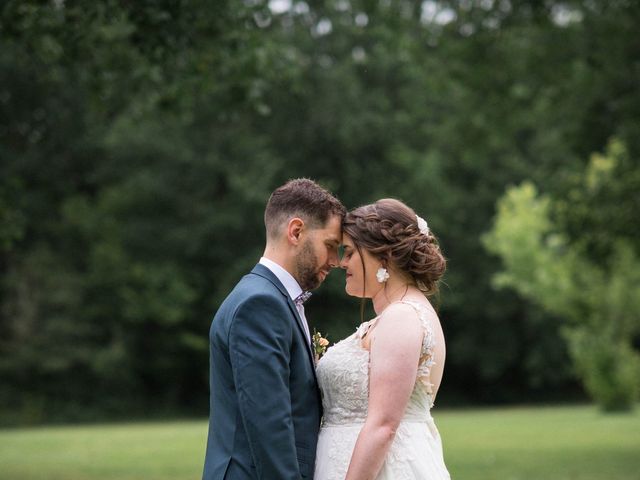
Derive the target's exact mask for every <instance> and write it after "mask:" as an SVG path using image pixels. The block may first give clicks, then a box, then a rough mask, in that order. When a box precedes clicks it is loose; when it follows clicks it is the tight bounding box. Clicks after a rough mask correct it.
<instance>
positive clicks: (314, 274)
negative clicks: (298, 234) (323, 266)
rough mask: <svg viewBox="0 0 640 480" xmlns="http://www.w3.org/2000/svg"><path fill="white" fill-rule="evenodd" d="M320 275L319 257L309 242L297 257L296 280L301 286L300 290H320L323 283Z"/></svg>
mask: <svg viewBox="0 0 640 480" xmlns="http://www.w3.org/2000/svg"><path fill="white" fill-rule="evenodd" d="M318 273H319V269H318V257H317V256H316V252H315V251H314V250H313V245H312V244H311V241H309V240H307V241H306V242H305V243H304V245H303V246H302V250H301V251H300V253H299V254H298V255H297V257H296V277H297V278H296V279H297V280H298V283H299V284H300V288H302V290H315V289H316V288H318V287H319V286H320V283H322V282H321V280H320V278H319V276H318Z"/></svg>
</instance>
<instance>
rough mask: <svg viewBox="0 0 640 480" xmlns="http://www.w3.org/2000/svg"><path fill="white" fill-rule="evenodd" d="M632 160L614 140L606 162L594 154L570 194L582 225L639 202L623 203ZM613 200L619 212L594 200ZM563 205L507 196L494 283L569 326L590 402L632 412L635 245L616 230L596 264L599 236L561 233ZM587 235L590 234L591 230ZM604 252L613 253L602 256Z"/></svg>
mask: <svg viewBox="0 0 640 480" xmlns="http://www.w3.org/2000/svg"><path fill="white" fill-rule="evenodd" d="M626 164H627V152H626V149H625V148H624V146H623V145H622V144H621V143H620V142H619V141H616V140H613V141H612V142H611V143H610V144H609V147H608V149H607V151H606V153H605V154H604V155H599V154H594V155H592V157H591V160H590V162H589V165H588V167H587V169H586V171H584V172H583V174H582V175H580V177H579V182H577V183H576V184H575V186H574V188H573V189H572V190H570V191H569V192H568V199H569V200H577V201H575V202H574V201H572V202H571V205H575V206H576V207H575V208H576V209H577V212H576V214H575V215H574V217H580V215H581V214H582V213H583V212H582V211H581V210H582V209H584V208H588V207H592V208H593V209H596V210H599V211H596V212H591V213H590V215H589V217H590V218H596V219H597V218H599V215H602V214H605V212H607V211H608V212H609V216H610V217H612V220H613V221H612V224H613V225H615V223H616V222H615V217H616V213H615V212H616V211H617V210H619V211H621V212H623V213H622V215H624V212H626V211H628V209H629V208H631V207H632V205H633V204H634V203H635V200H636V199H635V198H633V197H626V198H620V197H619V195H618V194H617V193H618V192H620V191H629V192H635V196H636V197H637V195H638V194H637V188H638V186H639V185H640V174H639V173H638V172H637V171H635V172H631V173H630V174H629V172H628V171H627V169H626ZM606 198H612V199H613V198H615V199H616V200H617V201H622V202H623V203H618V204H616V205H615V206H614V205H612V204H611V202H606V201H603V202H602V203H600V204H599V205H595V204H594V202H593V200H595V199H598V200H604V199H606ZM565 202H566V200H565V199H561V200H560V201H556V200H555V199H554V198H552V197H550V196H544V195H543V196H540V195H539V194H538V192H537V189H536V188H535V187H534V185H533V184H532V183H530V182H525V183H523V184H521V185H520V186H519V187H512V188H510V189H508V190H507V192H506V194H505V196H504V197H503V198H502V199H501V200H500V201H499V203H498V213H497V215H496V219H495V223H494V226H493V229H492V230H491V231H490V232H489V233H488V234H487V235H485V237H484V239H483V240H484V245H485V247H486V248H487V249H488V250H489V251H490V252H492V253H494V254H496V255H498V256H499V257H500V258H501V259H502V261H503V265H504V270H503V271H502V272H501V273H499V274H497V275H496V276H495V277H494V284H495V286H496V287H498V288H502V287H511V288H514V289H515V290H516V291H517V292H518V293H519V294H520V295H522V296H523V297H525V298H528V299H529V300H531V301H532V302H535V303H537V304H539V305H541V306H543V307H544V308H545V309H546V310H548V311H549V312H551V313H553V314H556V315H558V316H560V317H562V318H564V319H565V320H566V322H567V324H566V325H567V326H566V329H565V336H566V339H567V341H568V344H569V350H570V352H571V355H572V358H573V361H574V365H575V367H576V370H577V373H578V375H579V376H580V378H581V379H582V381H583V384H584V386H585V388H586V390H587V391H588V392H589V394H590V395H591V396H592V398H594V399H595V400H596V401H597V402H598V403H599V404H600V406H601V407H602V408H603V409H604V410H629V409H631V408H633V406H634V404H635V402H636V401H637V399H638V395H639V393H640V354H639V352H638V351H637V350H634V339H635V338H637V336H638V335H640V314H639V313H638V312H640V258H639V256H638V252H637V250H636V247H637V245H634V244H633V243H632V242H631V241H630V239H629V238H626V237H624V236H622V235H620V232H619V231H617V230H616V229H615V228H613V229H609V230H601V231H600V234H599V235H598V236H597V237H596V239H597V243H598V245H599V246H600V247H601V248H598V249H597V250H598V253H599V254H600V255H599V256H598V257H595V258H594V257H593V256H592V255H591V252H592V251H593V244H594V241H596V240H594V238H593V237H592V234H593V232H592V231H590V230H589V228H586V229H585V230H584V232H583V233H582V234H577V232H575V231H574V232H572V233H573V236H572V237H571V238H570V237H569V236H568V235H567V234H566V232H563V231H562V226H563V225H562V223H561V222H558V221H554V220H553V217H554V211H555V210H557V209H558V208H560V209H561V211H562V216H561V217H562V218H565V219H566V218H568V217H570V216H572V214H571V208H572V207H570V206H567V204H566V203H565ZM587 227H588V226H587ZM605 245H606V247H607V248H604V246H605Z"/></svg>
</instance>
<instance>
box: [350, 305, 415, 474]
mask: <svg viewBox="0 0 640 480" xmlns="http://www.w3.org/2000/svg"><path fill="white" fill-rule="evenodd" d="M371 335H372V337H371V343H370V352H371V354H370V360H369V362H370V363H369V411H368V414H367V419H366V421H365V424H364V426H363V427H362V430H361V431H360V435H359V436H358V440H357V442H356V446H355V448H354V451H353V455H352V456H351V463H350V464H349V470H348V472H347V477H346V480H370V479H371V480H372V479H374V478H375V477H376V476H377V474H378V472H379V471H380V469H381V468H382V464H383V463H384V460H385V457H386V455H387V452H388V450H389V447H390V446H391V443H392V442H393V439H394V437H395V434H396V429H397V428H398V425H399V424H400V421H401V420H402V417H403V415H404V411H405V409H406V407H407V403H408V402H409V397H410V396H411V392H412V391H413V388H414V385H415V382H416V375H417V371H418V362H419V359H420V350H421V347H422V338H423V335H424V332H423V329H422V326H421V324H420V321H419V319H418V316H417V314H416V311H415V310H414V309H413V308H412V307H410V306H408V305H403V304H398V305H392V306H391V307H389V308H388V309H387V311H386V312H385V313H384V315H383V317H381V318H380V320H379V321H378V324H377V325H376V326H375V328H374V330H373V331H372V332H371Z"/></svg>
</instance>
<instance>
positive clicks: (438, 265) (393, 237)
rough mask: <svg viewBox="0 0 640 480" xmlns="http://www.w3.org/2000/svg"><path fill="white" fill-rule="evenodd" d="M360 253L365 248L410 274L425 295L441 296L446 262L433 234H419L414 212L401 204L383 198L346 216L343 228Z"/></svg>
mask: <svg viewBox="0 0 640 480" xmlns="http://www.w3.org/2000/svg"><path fill="white" fill-rule="evenodd" d="M342 228H343V231H344V233H346V234H348V235H349V236H350V237H351V238H352V239H353V242H354V243H355V245H356V247H358V249H360V248H364V249H365V250H367V251H368V252H369V253H371V254H372V255H373V256H374V257H376V258H378V259H379V260H386V261H387V262H389V263H391V264H393V265H394V266H395V267H396V268H397V269H398V270H400V271H401V272H404V273H405V274H407V275H408V276H409V277H410V278H411V279H412V280H413V281H414V282H415V284H416V286H417V287H418V288H419V289H420V290H421V291H422V292H423V293H424V294H425V295H426V296H432V295H434V294H435V293H437V292H438V280H439V279H440V277H442V275H443V274H444V272H445V270H446V264H447V262H446V260H445V258H444V256H443V255H442V253H441V251H440V247H439V245H438V241H437V239H436V237H435V236H434V235H433V233H432V232H431V230H429V231H428V232H427V233H423V232H421V231H420V228H419V227H418V222H417V218H416V214H415V212H414V211H413V210H412V209H411V208H409V207H408V206H407V205H405V204H404V203H402V202H401V201H399V200H395V199H392V198H384V199H382V200H378V201H377V202H375V203H373V204H370V205H364V206H362V207H358V208H356V209H354V210H352V211H351V212H349V213H348V214H347V216H346V217H345V219H344V222H343V225H342Z"/></svg>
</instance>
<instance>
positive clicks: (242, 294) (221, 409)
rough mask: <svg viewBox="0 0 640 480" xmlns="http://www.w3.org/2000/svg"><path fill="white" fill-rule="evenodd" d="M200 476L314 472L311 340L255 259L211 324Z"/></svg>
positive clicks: (271, 477)
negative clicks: (205, 435)
mask: <svg viewBox="0 0 640 480" xmlns="http://www.w3.org/2000/svg"><path fill="white" fill-rule="evenodd" d="M209 342H210V375H209V381H210V388H211V397H210V417H209V436H208V441H207V452H206V458H205V463H204V473H203V477H202V478H203V480H222V479H230V480H235V479H243V480H244V479H267V480H289V479H291V480H294V479H295V480H298V479H300V478H313V470H314V465H315V456H316V444H317V441H318V430H319V427H320V417H321V414H322V412H321V408H322V403H321V399H320V391H319V389H318V384H317V380H316V376H315V366H314V360H313V353H312V351H311V347H310V346H309V343H308V342H307V338H306V335H305V333H304V327H303V326H302V320H301V319H300V317H299V315H298V311H297V309H296V307H295V305H294V303H293V301H292V300H291V298H290V297H289V295H288V293H287V291H286V289H285V288H284V286H283V285H282V283H280V281H279V280H278V279H277V277H276V276H275V275H274V274H273V273H272V272H271V271H270V270H269V269H268V268H266V267H265V266H263V265H260V264H258V265H256V267H255V268H254V269H253V271H252V272H251V273H250V274H249V275H246V276H245V277H243V278H242V280H240V282H239V283H238V285H236V287H235V288H234V290H233V291H232V292H231V293H230V294H229V296H228V297H227V298H226V299H225V301H224V302H223V303H222V305H221V306H220V308H219V309H218V311H217V313H216V315H215V317H214V319H213V322H212V324H211V330H210V332H209Z"/></svg>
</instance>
